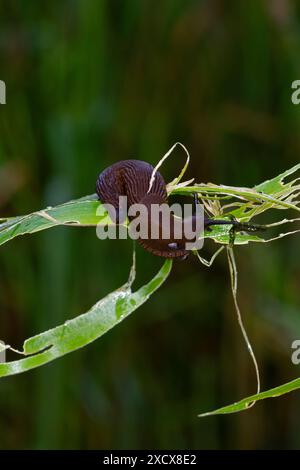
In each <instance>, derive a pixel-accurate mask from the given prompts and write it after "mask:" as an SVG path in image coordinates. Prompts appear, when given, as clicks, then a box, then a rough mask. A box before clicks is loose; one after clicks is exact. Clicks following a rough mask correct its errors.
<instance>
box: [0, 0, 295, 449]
mask: <svg viewBox="0 0 300 470" xmlns="http://www.w3.org/2000/svg"><path fill="white" fill-rule="evenodd" d="M299 21H300V8H299V2H297V1H296V0H295V1H292V0H286V1H284V0H273V1H272V0H265V1H263V0H251V1H248V2H242V1H238V0H235V1H233V0H231V1H228V0H226V1H225V0H223V1H222V0H207V1H200V0H199V1H195V0H194V1H192V0H185V1H180V0H163V1H161V2H153V1H148V0H122V1H116V0H107V1H104V0H103V1H98V0H77V1H76V0H69V1H67V0H64V1H53V0H52V1H51V2H50V1H47V2H46V1H44V2H40V1H33V0H26V1H25V0H24V1H22V0H18V1H17V0H11V1H3V0H2V1H1V4H0V79H2V80H4V81H5V82H6V85H7V104H6V105H1V106H0V216H12V215H19V214H25V213H30V212H33V211H35V210H38V209H42V208H44V207H46V206H47V205H55V204H57V203H60V202H64V201H68V200H70V199H71V198H77V197H81V196H84V195H86V194H91V193H93V192H94V187H95V180H96V177H97V174H98V173H99V172H100V171H101V170H102V169H103V168H105V167H106V166H108V165H110V164H111V163H113V162H115V161H118V160H121V159H127V158H138V159H142V160H147V161H149V162H151V163H156V162H157V161H158V160H159V159H160V158H161V156H162V155H163V154H164V153H165V152H166V151H167V150H168V149H169V148H170V147H171V146H172V145H173V143H174V142H176V141H178V140H179V141H181V142H183V143H184V144H185V145H186V146H187V147H188V149H189V151H190V153H191V157H192V161H191V165H190V168H189V170H188V173H187V175H186V178H190V177H195V178H196V181H197V182H207V181H211V182H214V183H217V184H231V185H238V186H253V185H254V184H256V183H259V182H261V181H263V180H265V179H268V178H270V177H273V176H275V175H277V174H278V173H280V172H282V171H284V170H286V169H288V168H289V167H291V166H293V165H294V164H296V163H298V162H299V151H300V136H299V122H300V121H299V120H300V107H297V106H294V105H293V104H292V103H291V83H292V81H293V80H296V79H300V69H299V65H300V61H299V47H300V22H299ZM183 161H184V155H183V153H182V151H181V150H179V149H178V150H176V151H175V152H174V154H173V156H172V157H171V158H170V159H169V160H168V161H167V163H166V164H165V165H164V167H163V169H162V172H163V174H164V176H165V179H166V180H167V181H170V180H172V179H173V178H174V177H175V176H176V175H177V174H178V172H179V170H180V168H181V167H182V162H183ZM281 215H284V216H285V215H286V214H285V213H282V212H280V213H279V217H280V216H281ZM298 247H299V239H298V238H297V237H291V238H286V239H283V240H281V241H277V242H274V243H273V244H270V245H251V246H245V247H240V248H237V249H236V256H237V261H238V267H239V300H240V304H241V308H242V311H243V312H244V318H245V323H246V326H247V329H248V333H249V335H250V338H251V339H252V342H253V345H254V349H255V351H256V354H257V358H258V361H259V364H260V367H261V373H262V382H263V384H262V385H263V389H268V388H270V387H272V386H276V385H279V384H281V383H284V382H286V381H288V380H290V379H292V378H294V377H297V376H298V375H299V366H298V367H297V366H294V365H292V363H291V359H290V356H291V342H292V341H293V340H294V339H300V311H299V305H300V298H299V278H300V268H299V248H298ZM214 249H215V246H214V245H213V243H211V244H210V243H207V244H206V247H205V249H204V254H205V255H206V256H207V257H208V256H209V254H212V253H213V251H214ZM131 251H132V245H131V243H130V242H129V241H114V240H112V241H101V242H100V241H99V240H98V239H97V238H96V236H95V231H94V230H93V229H75V228H73V229H72V228H56V229H52V230H49V231H46V232H42V233H38V234H34V235H31V236H27V237H23V238H18V239H16V240H14V241H12V242H11V243H9V244H7V245H4V246H2V247H1V250H0V337H1V338H2V339H4V340H5V341H6V343H8V344H12V345H14V346H15V347H19V348H20V347H21V345H22V342H23V340H24V339H25V338H26V337H28V336H31V335H33V334H34V333H37V332H41V331H43V330H44V329H46V328H49V327H53V326H55V325H57V324H60V323H62V322H63V321H64V320H65V319H67V318H71V317H72V316H74V315H77V314H80V313H82V312H84V311H86V310H87V309H88V308H89V307H90V306H91V305H93V304H94V303H95V302H96V301H97V300H98V299H100V298H101V297H103V296H105V295H106V294H107V293H109V292H110V291H112V290H113V289H115V288H117V287H119V286H120V285H121V284H122V283H123V282H124V281H125V280H126V279H127V276H128V271H129V268H130V263H131ZM137 254H138V266H137V267H138V280H137V285H140V284H141V283H142V282H143V281H145V280H148V279H150V278H151V277H152V276H153V275H154V274H155V273H156V272H157V270H158V269H159V267H160V266H161V264H162V262H161V260H160V259H158V258H155V257H153V256H151V255H150V254H148V253H146V252H144V251H143V250H142V249H140V248H139V249H138V253H137ZM11 358H12V356H10V355H9V359H11ZM254 391H255V376H254V373H253V367H252V364H251V362H250V359H249V356H248V354H247V350H246V347H245V344H244V343H243V340H242V335H241V332H240V330H239V329H238V326H237V320H236V315H235V312H234V308H233V303H232V298H231V293H230V284H229V276H228V267H227V264H226V257H225V256H221V257H220V258H219V259H218V260H217V261H216V264H215V265H214V266H213V267H212V268H211V269H207V268H205V267H203V266H202V265H200V264H199V263H198V262H197V261H196V260H193V259H191V260H188V261H186V262H182V263H180V262H178V263H176V264H175V266H174V269H173V271H172V273H171V275H170V277H169V279H168V281H167V282H166V283H165V284H164V285H163V287H162V288H161V289H160V290H159V291H158V292H157V293H156V294H155V295H154V296H153V297H152V298H151V299H150V300H149V301H148V302H147V303H146V304H145V305H144V306H143V307H142V308H140V309H139V310H138V311H137V312H135V313H134V314H133V315H132V316H131V317H130V318H129V319H128V320H126V321H125V322H124V323H122V324H121V325H120V326H118V327H117V328H115V329H114V330H113V331H111V332H109V333H108V334H107V335H105V336H104V337H103V338H102V339H101V340H98V341H96V342H95V343H93V344H91V345H90V346H88V347H86V348H84V349H82V350H80V351H77V352H75V353H73V354H70V355H68V356H66V357H64V358H62V359H60V360H57V361H55V362H54V363H52V364H50V365H47V366H44V367H42V368H40V369H36V370H33V371H31V372H28V373H26V374H23V375H19V376H15V377H9V378H4V379H1V382H0V446H1V448H7V449H14V448H22V449H23V448H25V449H26V448H35V449H40V448H49V449H52V448H71V449H78V448H80V449H92V448H122V449H125V448H141V449H142V448H172V449H176V448H189V449H194V448H198V449H203V448H210V449H228V448H234V449H254V448H271V449H276V448H299V447H300V432H299V431H300V424H299V409H300V393H297V392H296V393H293V394H290V395H287V396H286V397H282V398H277V399H273V400H266V401H265V402H260V403H259V404H257V406H255V407H254V408H253V409H251V410H250V411H247V412H243V413H241V414H238V415H229V416H226V417H225V416H223V417H222V416H221V417H212V418H205V419H198V418H197V413H199V412H202V411H208V410H211V409H214V408H216V407H219V406H222V405H225V404H229V403H231V402H233V401H236V400H238V399H239V398H242V397H244V396H247V395H249V394H251V393H253V392H254Z"/></svg>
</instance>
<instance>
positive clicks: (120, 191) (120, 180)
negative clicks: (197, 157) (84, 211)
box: [96, 160, 265, 259]
mask: <svg viewBox="0 0 300 470" xmlns="http://www.w3.org/2000/svg"><path fill="white" fill-rule="evenodd" d="M153 170H154V169H153V166H152V165H150V164H149V163H147V162H143V161H141V160H122V161H120V162H117V163H115V164H113V165H111V166H110V167H108V168H106V169H105V170H104V171H103V172H102V173H100V175H99V177H98V179H97V183H96V192H97V194H98V196H99V199H100V200H101V201H102V203H103V204H110V205H111V206H113V208H114V214H113V215H112V214H110V215H111V218H112V220H113V222H115V223H116V224H118V223H122V222H123V221H124V218H125V217H124V214H122V213H120V211H121V212H122V210H123V208H122V207H121V208H120V207H119V197H120V196H126V197H127V208H125V211H126V212H125V213H126V214H127V210H128V209H130V207H132V206H134V204H142V205H143V207H144V208H145V209H146V214H147V215H146V216H145V217H146V218H147V220H146V219H144V220H146V222H147V227H148V231H147V233H146V234H145V235H144V234H143V236H142V235H140V236H139V238H138V242H139V243H140V244H141V245H142V246H143V247H144V248H145V249H146V250H147V251H150V252H151V253H152V254H154V255H157V256H162V257H164V258H179V259H186V258H187V256H188V255H189V253H190V250H187V249H186V244H187V243H193V242H195V240H196V238H197V237H196V234H195V232H196V228H197V227H198V226H199V225H197V222H198V221H199V219H198V217H199V215H193V216H191V217H189V218H186V219H185V221H183V220H182V219H178V218H175V217H174V215H173V214H172V213H170V217H169V219H168V229H169V231H168V236H167V237H165V236H163V233H165V232H164V229H165V226H164V224H163V221H162V218H158V219H157V218H156V219H154V218H152V212H151V208H152V206H153V205H157V206H158V207H160V206H161V205H162V204H166V203H167V190H166V183H165V181H164V179H163V177H162V175H161V174H160V173H159V171H156V172H155V177H154V180H153V181H152V184H151V188H150V182H151V177H152V174H153ZM136 217H137V215H136V214H135V215H132V216H130V214H129V216H128V218H129V220H130V221H133V220H134V219H135V218H136ZM200 217H201V216H200ZM141 220H142V219H141ZM185 224H187V225H185ZM213 225H232V228H233V229H234V230H235V231H246V232H256V231H258V230H264V229H265V228H264V226H262V225H254V224H253V225H252V224H248V223H241V222H238V221H237V220H229V221H228V220H216V219H210V218H208V217H204V226H203V229H206V230H209V229H210V226H213ZM186 226H187V227H188V226H190V228H191V229H192V234H194V235H193V237H194V238H186V235H185V234H186V231H185V227H186ZM153 228H154V229H155V230H156V233H157V234H158V236H157V237H154V238H153V237H152V236H151V235H152V233H153V232H152V229H153ZM178 229H179V231H178ZM178 233H180V234H181V237H180V238H178V236H177V237H176V236H175V234H178ZM190 234H191V232H189V235H190ZM197 235H199V232H197Z"/></svg>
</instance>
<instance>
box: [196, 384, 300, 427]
mask: <svg viewBox="0 0 300 470" xmlns="http://www.w3.org/2000/svg"><path fill="white" fill-rule="evenodd" d="M299 388H300V378H299V379H295V380H292V381H291V382H287V383H286V384H283V385H279V387H275V388H271V389H270V390H267V391H265V392H261V393H258V394H256V395H251V396H250V397H247V398H243V399H242V400H240V401H238V402H236V403H233V404H232V405H228V406H224V407H222V408H218V409H217V410H214V411H209V412H208V413H201V414H200V415H198V416H199V417H200V418H202V417H204V416H213V415H222V414H229V413H237V412H238V411H244V410H247V409H248V408H249V405H250V404H251V403H253V402H257V401H259V400H264V399H266V398H275V397H280V396H281V395H285V394H286V393H290V392H293V391H294V390H298V389H299Z"/></svg>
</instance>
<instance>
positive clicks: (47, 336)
mask: <svg viewBox="0 0 300 470" xmlns="http://www.w3.org/2000/svg"><path fill="white" fill-rule="evenodd" d="M171 268H172V261H171V260H166V261H165V263H164V265H163V266H162V268H161V269H160V271H159V272H158V274H157V275H156V276H155V277H154V278H153V279H152V280H151V281H150V282H148V283H147V284H146V285H144V286H143V287H141V288H140V289H138V290H137V291H136V292H132V290H131V284H132V281H133V279H131V280H130V281H129V282H128V283H127V284H125V285H124V286H123V287H121V288H120V289H118V290H116V291H114V292H112V293H110V294H108V295H107V296H106V297H104V298H103V299H102V300H100V301H99V302H97V303H96V304H95V305H94V306H93V307H92V308H91V309H90V310H89V311H88V312H87V313H85V314H82V315H79V316H78V317H76V318H74V319H72V320H69V321H66V322H65V323H64V324H63V325H60V326H58V327H56V328H53V329H51V330H48V331H45V332H44V333H41V334H39V335H37V336H33V337H31V338H29V339H27V340H26V341H25V342H24V346H23V353H24V354H25V355H31V356H30V357H26V358H24V359H20V360H17V361H12V362H7V363H2V364H0V377H4V376H7V375H13V374H18V373H20V372H25V371H28V370H30V369H33V368H35V367H39V366H41V365H43V364H46V363H48V362H51V361H53V360H54V359H57V358H59V357H61V356H63V355H65V354H68V353H70V352H72V351H75V350H76V349H79V348H82V347H83V346H85V345H87V344H88V343H91V342H92V341H95V340H96V339H98V338H100V336H102V335H104V334H105V333H106V332H107V331H109V330H110V329H111V328H113V327H114V326H116V325H118V324H119V323H120V322H121V321H123V320H124V319H125V318H127V317H128V316H129V315H130V314H131V313H132V312H134V310H136V309H137V308H138V307H140V306H141V305H142V304H143V303H144V302H146V301H147V300H148V298H149V297H150V296H151V295H152V294H153V292H155V291H156V290H157V289H158V288H159V287H160V286H161V285H162V284H163V282H164V281H165V280H166V278H167V277H168V275H169V273H170V271H171Z"/></svg>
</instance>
